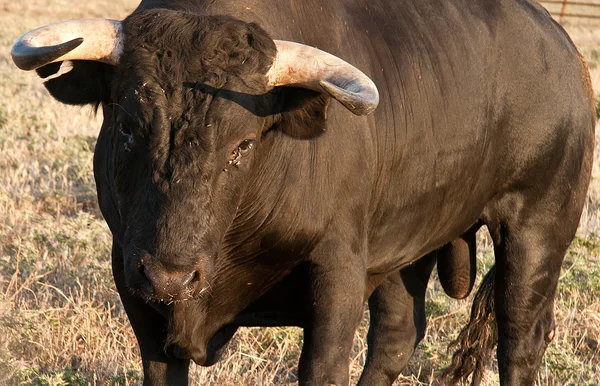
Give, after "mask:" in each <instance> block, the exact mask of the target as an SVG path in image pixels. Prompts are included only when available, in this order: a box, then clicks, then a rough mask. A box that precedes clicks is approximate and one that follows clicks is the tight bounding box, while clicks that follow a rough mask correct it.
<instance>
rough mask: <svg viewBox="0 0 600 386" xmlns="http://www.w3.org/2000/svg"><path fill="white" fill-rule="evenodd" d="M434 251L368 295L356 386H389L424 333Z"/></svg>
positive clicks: (391, 276) (397, 273)
mask: <svg viewBox="0 0 600 386" xmlns="http://www.w3.org/2000/svg"><path fill="white" fill-rule="evenodd" d="M434 265H435V253H432V254H429V255H427V256H425V257H423V258H422V259H420V260H419V261H417V262H416V263H414V264H412V265H411V266H409V267H406V268H404V269H403V270H402V271H398V272H395V273H393V274H392V275H390V276H389V277H388V278H387V279H386V280H385V281H384V282H383V283H382V284H381V285H380V286H379V287H378V288H377V289H376V290H375V292H373V294H372V295H371V297H370V298H369V310H370V313H371V323H370V326H369V333H368V335H367V341H368V344H369V350H368V351H367V362H366V363H365V368H364V370H363V373H362V376H361V377H360V381H359V383H358V384H359V385H360V386H389V385H391V384H392V383H393V382H394V380H395V379H396V378H397V377H398V375H399V374H400V372H401V371H402V369H403V368H404V367H405V366H406V364H407V363H408V360H409V359H410V357H411V356H412V353H413V351H414V349H415V347H416V346H417V344H418V343H419V342H420V341H421V339H423V337H424V336H425V327H426V317H425V290H426V289H427V282H428V281H429V276H430V274H431V271H432V269H433V266H434Z"/></svg>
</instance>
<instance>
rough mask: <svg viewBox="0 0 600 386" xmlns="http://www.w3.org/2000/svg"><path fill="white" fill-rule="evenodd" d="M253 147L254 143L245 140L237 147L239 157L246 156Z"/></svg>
mask: <svg viewBox="0 0 600 386" xmlns="http://www.w3.org/2000/svg"><path fill="white" fill-rule="evenodd" d="M253 147H254V141H253V140H251V139H245V140H243V141H242V143H240V145H239V146H238V152H239V153H240V155H241V156H245V155H246V154H248V153H249V152H250V150H252V148H253Z"/></svg>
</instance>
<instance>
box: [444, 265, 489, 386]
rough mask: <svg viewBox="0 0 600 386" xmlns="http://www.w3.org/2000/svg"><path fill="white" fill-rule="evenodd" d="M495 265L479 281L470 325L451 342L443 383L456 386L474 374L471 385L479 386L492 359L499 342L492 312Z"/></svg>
mask: <svg viewBox="0 0 600 386" xmlns="http://www.w3.org/2000/svg"><path fill="white" fill-rule="evenodd" d="M495 277H496V266H493V267H492V268H491V269H490V271H489V272H488V273H487V274H486V275H485V277H484V278H483V280H482V281H481V285H480V286H479V289H478V290H477V294H476V295H475V299H474V300H473V306H472V308H471V318H470V320H469V323H468V324H467V325H466V326H465V327H464V328H463V329H462V331H461V332H460V334H459V335H458V338H457V339H456V340H455V341H453V342H452V343H450V345H449V346H448V351H450V350H452V349H456V350H455V352H454V355H453V356H452V362H451V363H450V365H449V366H448V367H447V368H446V369H444V370H443V372H442V376H441V377H442V384H446V385H452V386H454V385H457V384H458V383H459V382H461V381H466V380H467V378H468V377H469V375H471V374H473V378H472V380H471V386H478V385H479V384H480V383H481V380H482V379H483V374H484V371H485V369H486V367H487V366H488V364H489V363H490V360H491V359H492V353H493V350H494V347H495V346H496V344H497V343H498V327H497V323H496V314H495V311H494V279H495Z"/></svg>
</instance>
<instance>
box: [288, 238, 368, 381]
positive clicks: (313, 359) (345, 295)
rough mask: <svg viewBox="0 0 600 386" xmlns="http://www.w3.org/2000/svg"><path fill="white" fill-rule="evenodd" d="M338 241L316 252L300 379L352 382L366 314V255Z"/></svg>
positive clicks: (313, 258) (312, 269)
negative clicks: (358, 335)
mask: <svg viewBox="0 0 600 386" xmlns="http://www.w3.org/2000/svg"><path fill="white" fill-rule="evenodd" d="M339 244H340V243H338V242H327V243H321V245H320V246H319V247H318V248H317V249H316V250H315V251H313V253H312V256H311V260H312V266H311V271H310V275H309V276H310V279H309V280H310V304H312V312H311V319H310V323H309V325H308V326H306V327H305V328H304V346H303V347H302V355H301V356H300V365H299V368H298V373H299V384H300V385H310V386H330V385H335V386H346V385H348V381H349V374H348V370H349V363H350V359H349V357H350V350H351V349H352V342H353V339H354V332H355V330H356V327H357V326H358V323H359V322H360V320H361V318H362V315H363V304H364V301H363V298H364V293H365V279H366V276H365V275H366V272H365V259H364V258H363V257H360V256H357V255H356V254H355V253H352V252H351V251H350V250H349V248H346V247H344V246H343V245H342V246H340V245H339Z"/></svg>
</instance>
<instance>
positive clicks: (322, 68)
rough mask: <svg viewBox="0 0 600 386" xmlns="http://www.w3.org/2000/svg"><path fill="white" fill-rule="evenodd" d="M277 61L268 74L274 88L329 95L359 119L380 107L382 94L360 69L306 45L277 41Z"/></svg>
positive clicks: (270, 83)
mask: <svg viewBox="0 0 600 386" xmlns="http://www.w3.org/2000/svg"><path fill="white" fill-rule="evenodd" d="M275 45H276V46H277V57H276V58H275V60H274V62H273V65H272V66H271V69H270V70H269V72H268V73H267V77H268V79H269V85H271V86H286V85H288V86H291V85H295V86H299V87H304V88H308V89H311V90H315V91H319V92H323V90H325V92H327V93H328V94H329V95H331V96H332V97H333V98H335V99H337V100H338V101H339V102H340V103H341V104H343V105H344V106H345V107H346V108H347V109H348V110H350V111H351V112H353V113H354V114H356V115H366V114H369V113H370V112H371V111H373V110H374V109H375V107H377V104H378V103H379V92H378V91H377V87H376V86H375V84H374V83H373V81H372V80H371V79H370V78H369V77H368V76H366V75H365V74H363V73H362V72H361V71H360V70H359V69H358V68H356V67H354V66H352V65H351V64H349V63H347V62H345V61H343V60H342V59H340V58H338V57H337V56H334V55H331V54H329V53H327V52H324V51H321V50H319V49H317V48H314V47H309V46H307V45H304V44H299V43H294V42H288V41H283V40H275Z"/></svg>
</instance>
